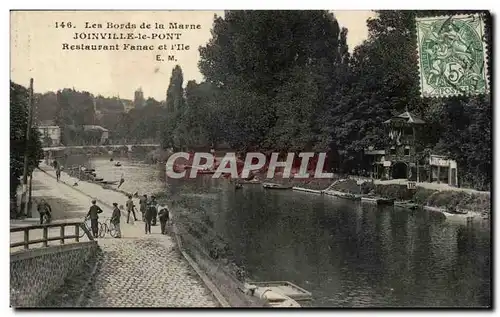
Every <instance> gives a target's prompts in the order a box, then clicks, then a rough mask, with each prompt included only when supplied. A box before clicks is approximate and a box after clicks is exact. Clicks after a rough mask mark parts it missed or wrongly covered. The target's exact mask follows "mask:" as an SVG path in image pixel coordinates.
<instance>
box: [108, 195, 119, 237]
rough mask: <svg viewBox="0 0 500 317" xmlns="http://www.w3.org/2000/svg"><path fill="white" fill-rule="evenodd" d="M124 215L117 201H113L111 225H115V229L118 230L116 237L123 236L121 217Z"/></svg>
mask: <svg viewBox="0 0 500 317" xmlns="http://www.w3.org/2000/svg"><path fill="white" fill-rule="evenodd" d="M121 216H122V212H121V210H120V208H118V204H117V203H113V214H112V215H111V221H110V222H111V225H112V226H114V229H115V231H116V237H115V238H121V237H122V232H121V230H120V218H121Z"/></svg>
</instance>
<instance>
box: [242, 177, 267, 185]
mask: <svg viewBox="0 0 500 317" xmlns="http://www.w3.org/2000/svg"><path fill="white" fill-rule="evenodd" d="M240 184H262V182H261V181H260V180H258V179H256V178H254V179H251V180H246V179H242V180H240Z"/></svg>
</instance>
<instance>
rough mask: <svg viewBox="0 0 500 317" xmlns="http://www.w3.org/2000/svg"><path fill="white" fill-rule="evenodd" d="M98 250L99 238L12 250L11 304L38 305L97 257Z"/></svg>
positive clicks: (20, 306)
mask: <svg viewBox="0 0 500 317" xmlns="http://www.w3.org/2000/svg"><path fill="white" fill-rule="evenodd" d="M97 249H98V245H97V241H87V242H79V243H71V244H64V245H58V246H49V247H46V248H36V249H32V250H23V251H18V252H16V253H11V256H10V305H11V306H12V307H16V308H27V307H36V306H37V305H38V304H39V303H40V302H41V301H42V300H43V299H45V297H46V296H47V295H49V294H50V293H51V292H53V291H55V290H56V289H58V288H59V287H61V286H62V284H63V283H64V280H65V279H66V278H67V277H68V276H69V275H70V274H74V273H76V272H75V270H79V269H81V268H82V267H83V265H84V263H85V262H86V261H87V260H88V259H89V258H90V257H92V256H95V255H96V251H97Z"/></svg>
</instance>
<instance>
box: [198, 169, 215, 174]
mask: <svg viewBox="0 0 500 317" xmlns="http://www.w3.org/2000/svg"><path fill="white" fill-rule="evenodd" d="M214 173H215V171H214V170H209V169H207V170H198V174H214Z"/></svg>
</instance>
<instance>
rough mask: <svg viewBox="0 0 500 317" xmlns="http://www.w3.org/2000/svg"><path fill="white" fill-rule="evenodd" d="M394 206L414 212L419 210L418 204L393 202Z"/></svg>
mask: <svg viewBox="0 0 500 317" xmlns="http://www.w3.org/2000/svg"><path fill="white" fill-rule="evenodd" d="M394 206H396V207H399V208H404V209H410V210H416V209H419V208H420V205H419V204H416V203H414V202H412V201H395V202H394Z"/></svg>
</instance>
